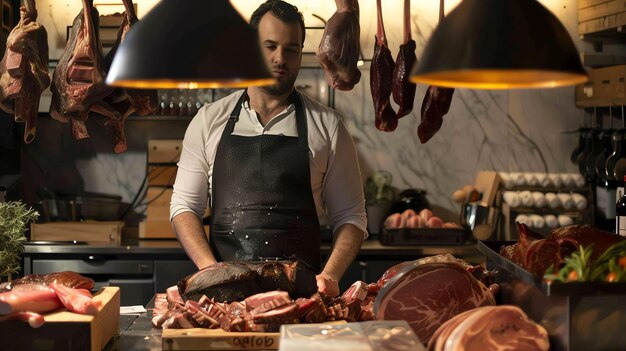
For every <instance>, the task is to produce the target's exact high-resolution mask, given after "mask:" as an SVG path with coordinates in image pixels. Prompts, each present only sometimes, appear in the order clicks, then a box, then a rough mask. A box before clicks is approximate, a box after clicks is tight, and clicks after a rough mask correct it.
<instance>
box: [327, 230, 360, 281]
mask: <svg viewBox="0 0 626 351" xmlns="http://www.w3.org/2000/svg"><path fill="white" fill-rule="evenodd" d="M364 234H365V233H363V231H362V230H360V229H359V228H357V227H356V226H354V225H352V224H344V225H342V226H341V227H339V229H338V230H337V231H336V233H335V240H334V242H333V249H332V251H331V253H330V257H329V258H328V261H326V265H325V266H324V270H323V271H322V274H325V275H328V276H329V277H331V278H332V279H334V280H336V281H339V280H340V279H341V277H342V276H343V274H344V273H345V272H346V270H347V269H348V267H349V266H350V264H351V263H352V262H353V261H354V259H355V258H356V256H357V254H358V253H359V250H360V249H361V244H362V243H363V238H364Z"/></svg>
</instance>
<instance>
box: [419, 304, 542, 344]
mask: <svg viewBox="0 0 626 351" xmlns="http://www.w3.org/2000/svg"><path fill="white" fill-rule="evenodd" d="M549 347H550V343H549V340H548V333H547V331H546V330H545V328H543V327H542V326H541V325H539V324H537V323H535V322H533V321H532V320H530V319H529V318H528V317H527V316H526V314H525V313H524V312H523V311H522V310H521V309H520V308H519V307H516V306H508V305H505V306H486V307H480V308H475V309H473V310H469V311H466V312H463V313H461V314H458V315H456V316H454V317H452V318H451V319H450V320H448V321H447V322H446V323H444V324H443V325H442V326H441V327H439V329H437V331H436V332H435V334H434V335H433V337H432V338H431V339H430V342H429V343H428V351H462V350H465V351H474V350H480V351H499V350H526V351H547V350H548V349H549Z"/></svg>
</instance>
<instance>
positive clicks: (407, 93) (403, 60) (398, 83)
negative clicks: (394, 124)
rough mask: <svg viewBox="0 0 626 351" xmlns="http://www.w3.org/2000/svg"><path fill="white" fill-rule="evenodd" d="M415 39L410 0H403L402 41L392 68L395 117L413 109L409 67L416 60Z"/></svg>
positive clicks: (413, 85) (412, 90)
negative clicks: (396, 106) (397, 107)
mask: <svg viewBox="0 0 626 351" xmlns="http://www.w3.org/2000/svg"><path fill="white" fill-rule="evenodd" d="M415 47H416V45H415V41H414V40H413V39H411V1H410V0H404V42H403V43H402V45H400V51H398V57H397V58H396V66H395V68H394V70H393V89H392V90H391V92H392V94H393V101H395V102H396V104H398V106H399V109H398V113H397V115H396V117H397V118H401V117H404V116H406V115H408V114H409V113H411V110H413V100H415V84H414V83H411V82H410V81H409V74H410V73H411V68H413V65H415V62H417V57H416V56H415Z"/></svg>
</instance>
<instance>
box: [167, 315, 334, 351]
mask: <svg viewBox="0 0 626 351" xmlns="http://www.w3.org/2000/svg"><path fill="white" fill-rule="evenodd" d="M345 323H346V321H334V322H328V323H322V324H330V325H336V324H345ZM162 338H163V339H162V349H163V350H278V342H279V341H280V333H278V332H277V333H256V332H227V331H224V330H222V329H203V328H193V329H164V330H163V334H162Z"/></svg>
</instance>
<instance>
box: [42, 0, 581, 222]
mask: <svg viewBox="0 0 626 351" xmlns="http://www.w3.org/2000/svg"><path fill="white" fill-rule="evenodd" d="M97 2H98V1H97V0H96V3H97ZM135 2H136V3H137V4H138V13H139V15H140V16H141V15H142V14H145V12H146V11H147V10H148V9H149V8H150V7H151V6H153V5H154V4H155V3H156V1H154V0H146V1H135ZM261 2H262V1H259V0H245V1H244V0H237V1H233V3H234V4H235V6H236V7H237V9H238V10H239V11H240V12H241V13H242V15H243V16H244V17H248V16H249V15H250V13H251V12H252V11H253V10H254V8H256V6H257V5H258V4H259V3H261ZM291 2H292V3H294V4H295V5H296V6H298V7H299V8H300V9H301V10H302V11H303V12H304V14H305V20H306V21H307V25H309V26H311V25H319V20H316V19H315V18H314V17H313V16H312V14H317V15H320V16H322V17H323V18H328V17H330V16H331V15H332V13H333V11H334V9H333V6H334V2H332V1H330V0H328V1H326V3H324V4H323V5H322V4H320V2H312V1H305V0H297V1H296V0H293V1H291ZM540 2H541V3H542V4H544V5H545V6H547V7H548V8H549V9H550V10H551V11H553V12H554V13H555V14H556V15H557V16H558V17H559V19H560V20H561V21H562V22H563V23H564V25H565V26H566V27H567V29H568V31H569V32H570V34H571V35H572V37H573V38H575V42H576V44H577V45H578V46H579V49H580V50H585V49H587V44H585V43H582V42H581V41H579V40H578V39H577V34H576V33H577V10H576V4H577V3H576V0H557V1H554V0H542V1H540ZM79 3H80V2H71V3H70V2H69V1H56V0H55V1H52V0H48V1H44V0H40V1H38V2H37V4H38V7H40V6H41V7H42V9H43V10H44V11H42V10H40V19H41V21H42V22H47V23H48V25H50V26H51V28H55V29H54V30H52V31H51V30H50V29H49V32H50V33H51V34H52V35H51V37H52V38H51V39H50V43H51V53H52V52H58V51H56V50H59V45H60V44H62V41H59V38H58V36H59V35H61V32H62V28H64V26H65V25H66V24H64V23H70V22H71V19H72V18H73V16H74V15H75V13H76V12H77V11H78V9H79V7H77V6H80V5H79ZM359 3H360V8H361V45H362V51H363V54H364V57H365V58H366V59H370V58H371V55H372V53H373V44H374V34H375V31H376V10H375V6H376V2H375V0H360V1H359ZM458 3H459V0H455V1H448V2H447V3H446V6H447V7H448V8H447V9H446V11H449V10H450V9H451V8H453V7H454V6H455V5H456V4H458ZM77 4H78V5H77ZM402 5H403V1H402V0H383V9H384V21H385V29H386V34H387V38H388V42H389V46H390V49H391V51H392V55H393V56H394V57H395V55H396V53H397V47H398V46H399V45H400V42H401V40H402V35H403V31H402ZM438 6H439V0H422V1H413V3H412V5H411V19H412V35H413V38H414V39H415V41H416V42H417V56H418V59H419V57H420V55H421V52H422V50H423V48H424V45H425V43H426V40H427V39H428V37H429V36H430V34H431V32H432V30H433V28H434V27H435V26H436V21H437V14H438ZM45 9H49V12H50V13H49V14H46V13H45ZM57 9H58V12H55V11H57ZM44 24H45V25H46V23H44ZM55 33H56V35H57V36H55ZM321 33H322V31H320V30H309V31H307V36H308V38H307V43H306V47H305V50H307V51H314V50H315V47H316V46H317V43H319V37H320V36H321ZM63 34H64V33H63ZM60 49H62V45H61V47H60ZM362 73H363V76H362V78H361V82H360V83H359V84H358V85H357V86H356V87H355V88H354V89H353V90H352V91H349V92H336V99H335V107H336V108H337V110H339V111H340V112H341V113H342V114H343V115H344V116H345V121H346V123H347V125H348V127H349V129H350V132H351V133H352V135H353V136H354V139H355V141H356V145H357V149H358V152H359V157H360V164H361V167H362V175H363V178H366V177H367V176H368V175H370V174H372V172H374V171H377V170H386V171H389V172H391V174H392V175H393V185H394V186H395V187H396V188H398V189H400V190H402V189H406V188H422V189H425V190H426V191H427V192H428V195H427V196H428V199H429V201H430V202H431V203H432V204H434V205H436V206H437V207H438V208H440V209H441V211H442V213H441V215H444V216H448V217H454V216H456V213H458V207H457V206H458V205H456V204H454V203H453V202H452V200H451V194H452V192H453V191H454V190H456V189H457V188H459V187H461V186H462V185H464V184H467V183H473V182H474V178H475V175H476V173H477V172H478V171H480V170H499V171H549V172H574V171H575V170H576V168H575V167H574V165H573V164H571V163H570V162H569V153H570V152H571V150H572V149H573V148H574V147H575V145H576V143H577V137H576V136H575V135H573V134H565V133H564V132H566V131H570V130H574V129H576V128H577V127H578V126H580V125H581V124H582V120H583V111H582V110H580V109H577V108H576V107H575V106H574V88H573V87H569V88H559V89H545V90H515V91H478V90H466V89H459V90H457V91H456V92H455V94H454V98H453V102H452V106H451V108H450V112H449V113H448V114H447V115H446V116H445V118H444V124H443V126H442V128H441V130H440V132H439V133H438V134H437V135H435V136H434V137H433V138H432V139H431V140H430V141H429V142H428V143H426V144H421V143H420V142H419V139H418V138H417V134H416V131H417V126H418V123H419V114H418V113H416V111H419V109H420V106H421V101H422V98H423V96H424V93H425V90H426V86H423V85H418V87H417V94H416V101H415V110H414V112H413V113H411V114H410V115H408V116H406V117H404V118H403V119H401V120H400V125H399V127H398V129H397V130H396V131H395V132H392V133H385V132H380V131H378V130H376V128H375V127H374V113H373V103H372V99H371V95H370V89H369V64H368V63H366V65H365V66H363V69H362ZM55 123H56V122H55ZM177 123H178V122H177ZM135 126H136V124H135ZM131 127H133V126H129V127H128V128H131ZM128 128H127V129H128ZM163 128H167V127H166V126H164V127H163ZM41 133H42V134H43V133H45V131H43V130H42V131H41ZM135 133H136V134H137V133H139V131H135ZM181 137H182V135H181ZM48 142H51V143H58V142H59V141H58V140H48ZM64 142H65V143H68V142H69V141H67V140H65V141H64ZM37 145H40V147H43V146H41V142H40V141H38V144H37ZM97 149H98V150H100V151H98V152H93V153H91V154H90V157H83V158H81V159H80V160H77V161H76V162H75V167H76V169H77V170H78V174H79V175H80V177H81V178H82V184H83V186H84V189H85V190H90V191H99V192H107V193H114V194H120V195H122V197H123V199H124V201H126V202H128V201H130V200H131V199H132V198H134V197H135V195H136V193H137V191H138V190H139V187H140V184H141V182H142V179H143V177H144V176H145V154H142V153H141V152H133V151H132V150H131V152H129V153H126V154H122V155H114V154H112V153H110V152H107V151H103V150H104V149H100V148H97ZM94 150H96V149H94ZM443 212H446V214H444V213H443Z"/></svg>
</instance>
